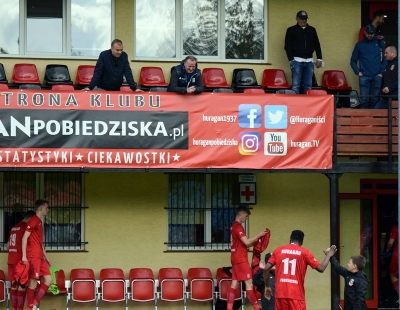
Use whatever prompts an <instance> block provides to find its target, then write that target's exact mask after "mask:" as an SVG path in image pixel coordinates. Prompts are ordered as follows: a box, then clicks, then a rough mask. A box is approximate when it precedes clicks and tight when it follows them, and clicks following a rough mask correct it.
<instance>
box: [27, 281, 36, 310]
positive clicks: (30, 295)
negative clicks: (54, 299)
mask: <svg viewBox="0 0 400 310" xmlns="http://www.w3.org/2000/svg"><path fill="white" fill-rule="evenodd" d="M34 298H35V290H34V289H32V288H29V287H28V288H27V289H26V303H27V306H26V308H27V309H28V310H32V307H33V299H34Z"/></svg>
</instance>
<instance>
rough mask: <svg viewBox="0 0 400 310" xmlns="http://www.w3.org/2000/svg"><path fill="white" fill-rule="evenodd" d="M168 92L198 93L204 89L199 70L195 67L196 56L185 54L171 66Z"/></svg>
mask: <svg viewBox="0 0 400 310" xmlns="http://www.w3.org/2000/svg"><path fill="white" fill-rule="evenodd" d="M168 91H169V92H175V93H178V94H200V93H202V92H203V91H204V84H203V79H202V78H201V71H200V70H199V69H198V68H197V58H196V57H194V56H187V57H186V58H185V59H184V60H182V61H181V63H180V64H179V65H178V66H175V67H172V68H171V79H170V82H169V85H168Z"/></svg>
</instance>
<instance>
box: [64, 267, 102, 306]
mask: <svg viewBox="0 0 400 310" xmlns="http://www.w3.org/2000/svg"><path fill="white" fill-rule="evenodd" d="M70 280H71V294H70V295H71V296H70V297H71V298H72V300H73V301H75V302H91V301H95V300H96V299H97V289H96V279H95V276H94V272H93V270H92V269H87V268H78V269H72V270H71V274H70Z"/></svg>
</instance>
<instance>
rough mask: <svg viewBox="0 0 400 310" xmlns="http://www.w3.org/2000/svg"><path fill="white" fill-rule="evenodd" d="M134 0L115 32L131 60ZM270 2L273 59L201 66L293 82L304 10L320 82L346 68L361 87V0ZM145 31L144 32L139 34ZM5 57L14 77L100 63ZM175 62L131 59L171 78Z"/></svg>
mask: <svg viewBox="0 0 400 310" xmlns="http://www.w3.org/2000/svg"><path fill="white" fill-rule="evenodd" d="M133 2H134V1H126V0H116V1H115V7H116V17H115V28H116V29H115V36H116V37H117V38H119V39H121V40H122V41H123V42H124V50H125V51H126V52H127V53H128V55H129V57H130V59H134V42H133V37H134V19H133V14H134V6H133ZM267 3H268V4H267V6H268V14H267V21H268V62H269V63H270V65H266V64H248V63H245V62H244V63H215V62H213V63H207V62H201V59H200V63H199V67H200V69H201V68H206V67H221V68H223V69H224V71H225V75H226V78H227V81H228V83H231V80H232V72H233V69H234V68H238V67H249V68H253V69H254V70H255V72H256V76H257V80H258V82H259V83H261V80H262V72H263V70H264V69H266V68H281V69H283V70H285V72H286V77H287V79H288V80H289V83H291V72H290V68H289V62H288V60H287V58H286V53H285V50H284V48H283V47H284V38H285V33H286V29H287V28H288V27H289V26H292V25H294V24H295V23H296V20H295V17H296V13H297V12H298V11H299V10H305V11H307V13H308V15H309V17H310V19H309V24H310V25H311V26H313V27H315V28H316V29H317V32H318V36H319V39H320V42H321V47H322V55H323V60H324V61H325V68H322V69H318V70H315V73H316V77H317V81H318V83H319V85H321V83H322V81H321V77H322V73H323V71H324V70H332V69H336V70H343V71H344V72H345V74H346V78H347V80H348V83H349V85H351V86H352V87H353V88H354V89H358V79H357V77H356V75H355V74H354V73H353V71H352V70H351V68H350V56H351V52H352V50H353V48H354V45H355V43H356V42H357V39H358V31H359V29H360V18H361V17H360V16H361V12H360V10H361V2H360V1H359V0H337V1H333V0H326V1H318V0H307V1H304V0H303V1H297V0H285V1H276V0H270V1H267ZM137 35H138V36H140V33H139V34H137ZM1 62H2V63H3V64H4V66H5V69H6V75H7V77H8V79H9V81H11V75H12V68H13V65H14V64H15V63H20V62H33V63H35V64H36V66H37V67H38V72H39V77H40V78H41V79H43V77H44V71H45V67H46V65H47V64H50V63H63V64H66V65H68V67H69V70H70V74H71V78H72V80H73V81H75V76H76V70H77V68H78V65H80V64H93V65H94V64H95V63H96V60H88V59H84V60H69V59H61V60H57V59H51V60H50V59H32V58H28V59H20V58H3V59H1ZM175 64H176V61H175V62H156V61H151V62H150V61H134V62H132V63H131V67H132V70H133V75H134V78H135V80H136V81H138V80H139V72H140V68H141V67H143V66H159V67H161V68H163V71H164V75H165V78H166V80H167V81H169V78H170V68H171V66H173V65H175Z"/></svg>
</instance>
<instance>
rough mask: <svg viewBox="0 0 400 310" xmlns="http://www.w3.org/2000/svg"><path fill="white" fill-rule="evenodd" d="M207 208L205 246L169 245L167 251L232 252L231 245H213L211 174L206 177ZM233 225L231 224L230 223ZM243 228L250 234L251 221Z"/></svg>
mask: <svg viewBox="0 0 400 310" xmlns="http://www.w3.org/2000/svg"><path fill="white" fill-rule="evenodd" d="M205 189H206V192H205V207H206V210H205V211H204V227H207V228H208V230H205V231H204V243H205V245H204V246H197V245H196V246H185V248H182V246H170V245H169V244H167V251H228V250H230V243H229V244H226V243H217V242H215V243H213V244H211V241H212V235H211V227H212V218H211V212H212V208H211V199H212V195H211V174H206V175H205ZM169 212H170V210H168V209H167V210H166V220H167V225H166V236H167V240H169V227H168V225H169ZM230 224H231V223H230ZM242 225H243V228H244V229H245V232H246V235H248V234H249V220H248V219H247V220H246V222H245V223H242Z"/></svg>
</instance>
